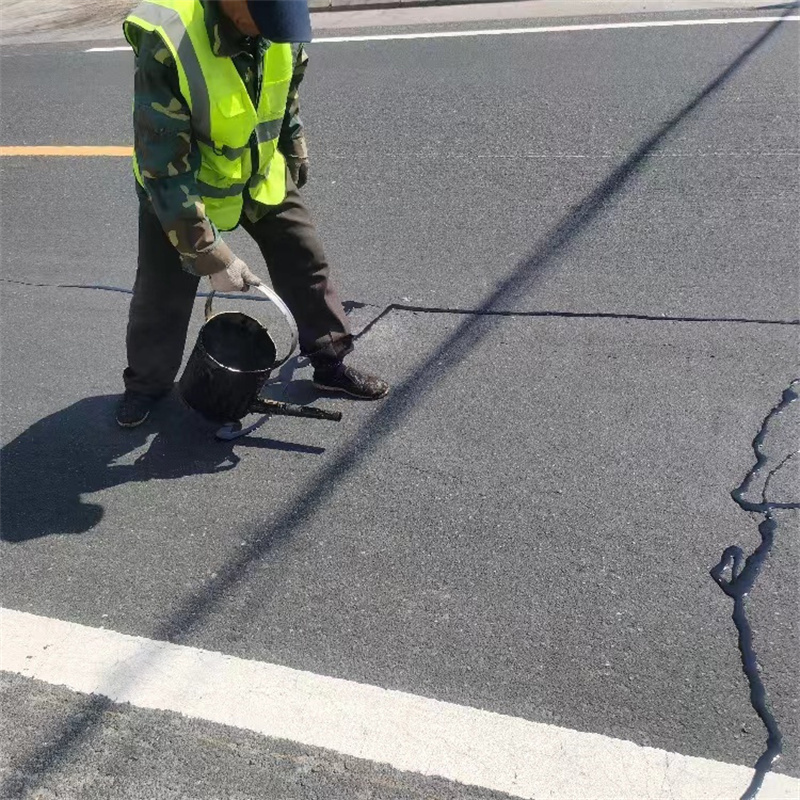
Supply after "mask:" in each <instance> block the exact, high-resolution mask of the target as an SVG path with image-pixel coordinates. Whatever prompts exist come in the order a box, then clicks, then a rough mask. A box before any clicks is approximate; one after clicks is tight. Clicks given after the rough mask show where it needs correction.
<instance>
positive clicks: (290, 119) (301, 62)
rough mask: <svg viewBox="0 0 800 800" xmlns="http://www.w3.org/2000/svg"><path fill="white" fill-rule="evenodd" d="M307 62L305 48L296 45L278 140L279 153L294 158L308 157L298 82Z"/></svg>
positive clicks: (300, 81) (302, 75)
mask: <svg viewBox="0 0 800 800" xmlns="http://www.w3.org/2000/svg"><path fill="white" fill-rule="evenodd" d="M307 64H308V53H306V49H305V47H304V46H303V45H302V44H301V45H298V47H297V54H296V56H295V60H294V72H293V74H292V80H291V82H290V83H289V97H288V100H287V102H286V116H285V117H284V118H283V128H282V130H281V136H280V140H279V142H278V146H279V148H280V151H281V153H283V154H284V155H285V156H294V157H295V158H308V148H307V147H306V136H305V130H304V129H303V121H302V120H301V119H300V93H299V89H300V84H301V83H302V81H303V78H304V77H305V74H306V65H307Z"/></svg>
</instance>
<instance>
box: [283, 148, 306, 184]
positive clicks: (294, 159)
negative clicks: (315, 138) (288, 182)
mask: <svg viewBox="0 0 800 800" xmlns="http://www.w3.org/2000/svg"><path fill="white" fill-rule="evenodd" d="M286 166H287V167H288V168H289V174H290V175H291V176H292V180H293V181H294V185H295V186H296V187H297V188H298V189H302V188H303V187H304V186H305V185H306V184H307V183H308V168H309V165H308V159H307V158H300V157H298V156H287V157H286Z"/></svg>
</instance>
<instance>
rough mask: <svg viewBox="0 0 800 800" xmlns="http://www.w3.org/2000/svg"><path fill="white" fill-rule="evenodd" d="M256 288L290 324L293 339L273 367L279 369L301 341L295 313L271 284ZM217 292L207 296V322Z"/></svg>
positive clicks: (256, 286) (258, 285) (256, 285)
mask: <svg viewBox="0 0 800 800" xmlns="http://www.w3.org/2000/svg"><path fill="white" fill-rule="evenodd" d="M253 288H254V289H258V291H259V292H261V294H263V295H264V297H266V298H267V300H269V301H271V302H272V304H273V305H274V306H275V307H276V308H277V309H278V311H280V312H281V314H283V318H284V319H285V320H286V324H287V325H288V326H289V330H290V331H291V334H292V341H291V344H290V345H289V352H288V353H287V354H286V355H285V356H284V357H283V358H282V359H280V361H276V362H275V365H274V366H273V369H278V367H282V366H283V365H284V364H285V363H286V362H287V361H288V360H289V359H290V358H291V357H292V354H293V353H294V351H295V350H296V349H297V345H298V344H299V343H300V333H299V331H298V330H297V322H296V320H295V318H294V314H292V312H291V311H289V306H287V305H286V303H284V302H283V300H281V298H280V297H279V296H278V294H276V293H275V292H274V291H273V290H272V289H270V288H269V286H265V285H264V284H263V283H254V284H253ZM215 294H216V292H215V291H214V290H213V289H212V290H211V291H210V292H209V294H208V297H207V298H206V309H205V311H206V322H208V320H210V319H211V317H213V316H214V295H215Z"/></svg>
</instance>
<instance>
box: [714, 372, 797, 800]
mask: <svg viewBox="0 0 800 800" xmlns="http://www.w3.org/2000/svg"><path fill="white" fill-rule="evenodd" d="M798 390H800V379H798V380H796V381H793V382H792V384H791V385H790V386H789V388H787V389H786V390H785V391H784V393H783V396H782V397H781V401H780V403H778V405H777V406H775V407H774V408H773V409H772V411H770V412H769V414H768V415H767V416H766V418H765V419H764V422H763V423H762V425H761V429H760V430H759V432H758V434H757V435H756V437H755V439H753V452H754V453H755V455H756V463H755V465H754V466H753V468H752V469H751V470H750V472H749V473H748V474H747V477H746V478H745V479H744V481H743V482H742V484H741V485H740V486H739V487H738V488H737V489H734V490H733V492H731V496H732V497H733V499H734V500H735V501H736V503H737V504H738V505H739V507H740V508H741V509H742V510H743V511H747V512H749V513H754V514H760V515H762V516H763V517H764V519H763V520H762V522H761V523H760V524H759V526H758V532H759V534H760V535H761V544H759V546H758V547H757V548H756V549H755V550H754V551H753V552H752V553H751V554H750V555H749V556H748V557H747V559H745V557H744V553H743V552H742V549H741V548H740V547H738V546H736V545H732V546H731V547H728V548H726V550H725V552H724V553H723V554H722V558H721V559H720V561H719V563H718V564H717V566H715V567H714V568H713V569H712V570H711V576H712V577H713V578H714V580H715V581H716V582H717V584H718V585H719V587H720V589H722V591H723V592H725V594H726V595H728V597H730V598H732V599H733V615H732V617H733V624H734V625H735V626H736V630H737V631H738V633H739V650H740V652H741V654H742V668H743V670H744V673H745V675H746V676H747V682H748V684H749V686H750V703H751V704H752V706H753V708H754V710H755V712H756V714H758V716H759V718H760V719H761V721H762V722H763V723H764V727H765V728H766V729H767V747H766V749H765V750H764V752H763V753H762V754H761V756H760V757H759V758H758V761H756V764H755V774H754V775H753V779H752V781H751V782H750V785H749V786H748V788H747V790H746V791H745V793H744V794H743V795H742V800H752V798H754V797H755V796H756V795H757V794H758V791H759V790H760V788H761V785H762V783H763V782H764V777H765V776H766V774H767V772H768V771H769V769H770V767H772V765H773V764H774V763H775V762H776V761H777V760H778V758H780V755H781V753H782V752H783V736H782V735H781V731H780V728H779V726H778V721H777V720H776V719H775V716H774V714H773V713H772V711H771V710H770V708H769V701H768V698H767V690H766V687H765V686H764V681H763V680H762V678H761V668H760V667H759V664H758V656H757V654H756V651H755V648H754V646H753V630H752V628H751V626H750V621H749V620H748V618H747V598H748V596H749V594H750V592H751V591H752V589H753V585H754V584H755V581H756V578H757V577H758V574H759V572H760V571H761V568H762V566H763V565H764V563H765V562H766V560H767V558H768V557H769V554H770V551H771V550H772V546H773V544H774V542H775V534H776V533H777V531H778V520H777V519H776V518H775V511H777V510H780V509H800V502H770V501H769V500H768V499H767V493H768V490H769V488H770V482H771V480H772V479H773V478H774V476H775V475H776V474H777V473H778V472H779V471H780V470H781V469H783V468H784V467H785V466H786V465H787V464H788V463H789V462H790V461H791V459H792V458H793V457H794V456H796V455H798V452H797V451H792V452H789V453H787V454H785V455H784V456H783V458H781V459H780V460H779V461H778V463H777V465H776V466H774V467H772V469H768V467H769V465H770V461H771V459H770V457H769V455H768V454H767V453H766V452H765V450H764V446H765V444H766V441H767V435H768V433H769V430H770V427H771V426H772V425H773V424H774V423H775V421H776V419H777V418H778V417H779V416H781V415H783V414H786V413H787V411H788V409H789V408H790V407H791V406H792V404H793V403H795V401H797V399H798V397H800V395H798ZM796 408H798V406H795V409H796ZM794 445H795V446H796V445H797V442H795V443H794ZM765 472H766V477H765V478H764V483H763V486H762V489H761V500H760V502H753V501H752V500H748V499H747V492H748V490H749V489H750V488H751V487H752V486H753V484H754V483H755V482H756V481H757V480H760V479H761V476H762V475H764V473H765Z"/></svg>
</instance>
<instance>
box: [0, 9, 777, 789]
mask: <svg viewBox="0 0 800 800" xmlns="http://www.w3.org/2000/svg"><path fill="white" fill-rule="evenodd" d="M781 25H782V21H778V22H774V23H772V24H770V25H769V26H768V27H766V28H765V29H764V31H763V32H762V33H761V34H760V35H759V36H758V37H757V38H756V39H755V40H754V41H753V42H752V43H751V44H750V45H748V47H747V48H746V49H744V50H743V51H742V52H741V53H740V54H739V55H738V56H737V57H736V58H735V59H734V60H733V61H732V62H731V63H730V64H729V65H728V66H727V67H726V68H725V69H724V70H722V71H721V72H720V73H719V74H718V75H717V76H716V77H715V78H714V79H713V80H711V81H710V82H709V83H707V84H706V85H705V86H704V87H702V88H701V89H700V90H699V91H698V92H697V93H696V94H695V95H694V96H693V98H692V99H691V100H689V101H688V102H687V103H686V104H685V105H684V106H683V107H682V108H680V109H679V110H678V111H676V112H675V113H674V114H673V115H672V116H670V117H669V118H667V120H666V121H665V122H664V123H663V124H662V125H661V126H660V127H659V128H658V129H656V131H655V132H653V133H652V134H651V135H649V136H648V137H647V138H645V139H643V140H642V142H641V143H640V144H639V146H638V147H636V148H635V149H634V150H633V151H632V152H631V154H630V155H629V156H628V158H626V159H625V160H624V161H623V162H622V163H621V164H620V165H619V166H617V167H616V169H614V170H613V171H612V172H611V173H610V174H609V175H608V176H607V177H606V178H605V179H604V180H603V181H601V182H600V183H599V184H598V185H597V186H596V187H595V188H594V189H593V190H592V191H590V192H589V193H588V194H587V195H586V197H585V198H584V199H583V200H582V201H581V202H579V203H577V204H575V205H574V206H572V207H571V208H570V209H568V210H567V212H566V213H565V214H564V216H563V217H562V219H561V221H560V222H559V223H557V224H556V225H555V226H554V227H553V228H552V229H551V230H550V231H549V232H548V233H547V234H546V235H545V236H544V237H543V238H542V240H541V241H540V242H539V243H537V244H536V245H535V247H534V248H533V249H532V250H531V252H530V253H529V255H528V256H527V257H526V258H525V259H524V260H523V261H522V262H521V263H520V264H519V266H518V267H517V268H516V269H515V270H514V272H513V273H512V274H511V275H510V276H509V277H508V278H506V279H504V280H503V281H501V282H500V283H499V284H498V286H497V288H496V289H495V290H494V291H493V292H492V293H490V294H489V295H488V296H487V297H486V299H485V300H484V302H483V303H482V304H481V305H480V307H479V308H478V309H476V311H475V312H474V313H473V314H472V315H470V316H468V317H466V318H465V319H464V321H463V322H462V323H461V324H460V325H459V326H458V327H457V328H456V329H455V331H454V332H453V333H452V334H451V335H450V336H449V337H448V338H447V339H446V340H445V341H444V342H443V343H442V344H441V345H440V346H439V347H438V348H437V349H436V350H435V351H434V352H432V353H431V354H430V355H429V356H428V357H427V358H426V359H425V360H424V361H423V362H422V363H421V364H420V365H419V366H418V367H417V368H416V369H415V370H414V372H413V373H412V374H411V375H410V376H409V377H408V378H407V379H406V380H405V381H404V382H403V383H402V384H400V385H398V386H397V387H395V388H394V389H393V391H392V393H391V394H390V395H389V397H388V398H387V399H386V400H385V401H383V404H382V406H381V407H380V410H379V413H376V414H375V415H372V416H370V417H369V418H368V419H367V421H366V422H365V423H364V424H363V425H362V426H361V428H360V429H359V430H358V431H357V432H356V433H355V434H354V435H353V437H352V439H351V441H350V443H349V444H347V445H345V446H344V447H343V448H342V450H341V451H340V453H339V454H338V455H337V456H336V457H335V458H334V459H332V460H331V461H330V462H329V463H328V464H327V465H326V466H325V467H323V468H322V469H321V470H320V471H319V472H318V473H317V474H315V475H314V476H313V477H312V479H311V480H310V481H309V482H308V484H307V485H306V486H305V487H300V488H299V489H298V492H297V495H296V499H295V501H294V504H293V505H292V507H291V508H289V509H288V510H286V511H285V512H284V513H283V514H281V515H280V517H279V518H278V519H277V520H276V521H275V522H274V523H272V524H271V525H270V526H269V527H268V528H266V529H261V530H254V531H251V532H250V534H249V535H247V536H246V535H245V534H243V538H245V536H246V538H247V540H248V541H247V545H246V546H245V547H241V548H239V550H238V551H237V552H236V553H234V554H232V556H231V558H230V559H229V560H228V561H227V562H226V563H224V564H221V565H220V566H219V567H217V569H216V571H215V575H216V577H215V578H214V580H213V581H209V582H207V583H206V584H204V586H203V587H202V588H201V589H199V590H197V591H196V592H194V593H191V594H187V595H186V596H185V597H184V599H183V602H182V603H180V604H179V605H178V607H176V608H174V609H173V610H172V611H171V612H170V613H169V614H167V615H166V616H165V617H164V618H163V620H162V621H161V622H160V624H158V625H157V626H156V627H155V628H154V630H153V631H152V633H151V638H153V639H156V640H162V641H172V642H180V641H181V640H182V639H184V638H185V637H187V636H188V635H189V634H190V632H191V631H192V630H193V629H194V628H196V627H197V626H198V625H200V624H202V622H203V621H204V620H205V619H206V618H207V617H208V615H209V614H210V613H211V612H212V610H213V609H214V608H215V607H216V605H217V604H218V602H219V601H220V600H221V599H222V598H223V597H225V596H226V595H227V594H228V593H229V592H230V591H231V590H232V589H233V588H234V587H235V586H237V585H238V584H239V583H240V582H241V581H242V579H243V578H244V576H245V575H247V574H249V573H250V567H251V565H252V564H253V563H256V562H258V561H260V560H261V559H262V558H264V557H265V556H267V555H268V554H272V553H274V551H275V550H276V549H277V548H278V547H280V546H281V545H282V544H283V543H284V542H286V541H288V540H289V539H290V538H291V537H292V536H293V535H294V532H295V531H296V530H298V529H299V528H301V527H302V526H303V525H304V524H305V523H306V522H307V521H308V520H309V519H311V518H312V517H313V516H314V515H315V514H317V513H318V511H319V510H320V509H322V508H325V506H326V505H327V504H328V503H329V502H330V501H331V500H332V498H333V497H334V496H335V493H336V491H337V489H338V487H339V486H340V485H341V483H342V482H343V481H344V480H345V479H346V478H347V476H348V475H350V474H351V473H352V472H353V471H354V470H355V469H356V467H357V466H358V465H359V464H360V463H361V462H362V460H363V459H364V458H365V457H366V456H367V455H369V454H370V453H372V452H374V451H375V449H376V448H377V447H378V446H379V445H380V444H381V442H383V441H384V440H385V439H386V438H387V437H388V436H390V435H391V434H392V432H393V431H394V430H396V429H397V428H398V427H399V426H400V425H401V424H403V422H404V421H405V420H406V419H407V418H408V416H409V414H410V413H411V411H412V410H413V409H414V407H415V406H417V405H418V404H419V403H420V402H421V401H422V400H423V399H424V397H425V396H426V395H427V394H428V393H429V391H431V389H432V388H433V387H434V386H435V385H436V384H437V383H438V382H439V380H440V378H441V376H442V374H443V373H445V372H448V371H449V370H451V369H453V368H454V367H455V366H456V365H458V364H459V363H461V362H462V361H463V360H464V359H465V358H466V357H467V356H468V354H469V353H470V352H472V351H473V350H474V349H475V348H476V347H478V346H479V345H480V343H481V342H482V341H483V340H484V339H485V338H486V337H487V336H489V335H490V334H491V333H492V332H493V331H494V330H496V326H497V324H498V323H497V318H493V317H489V316H486V314H487V313H488V312H491V311H496V310H497V309H498V308H501V307H502V306H503V305H504V303H505V302H506V301H508V300H509V299H511V298H515V297H519V296H521V295H524V294H525V293H526V292H530V291H531V290H533V289H534V288H535V286H536V283H537V282H538V280H540V279H541V277H542V276H543V275H544V274H545V273H546V272H547V271H548V270H549V269H551V268H552V267H553V264H554V260H555V258H556V256H559V255H561V254H562V253H563V251H564V250H566V249H567V248H568V247H569V246H571V244H572V243H573V242H574V241H576V240H577V239H578V238H579V237H580V235H581V234H582V233H583V232H584V231H585V229H586V227H587V226H588V225H589V224H590V223H592V222H593V221H595V220H596V219H597V218H598V217H599V216H600V214H602V213H603V212H604V211H605V210H606V209H607V208H608V207H609V205H610V204H611V202H612V201H613V200H614V198H615V197H616V196H617V195H618V194H619V193H620V192H621V191H623V190H624V189H625V188H627V186H628V185H629V184H630V183H631V181H632V180H633V179H634V178H635V177H636V176H637V175H638V173H639V171H640V170H641V169H642V168H643V167H644V166H645V164H646V162H647V160H648V159H649V157H650V156H651V155H653V153H655V152H656V151H657V150H658V148H659V147H660V146H661V145H662V144H663V143H664V141H665V140H666V139H667V137H668V136H669V135H670V133H672V132H673V131H674V130H675V129H676V128H677V127H678V126H679V125H681V124H682V123H683V122H684V121H685V120H687V118H689V117H690V116H691V115H692V113H693V112H694V111H695V110H696V109H697V108H698V107H699V106H700V105H701V104H702V103H703V102H704V101H705V100H706V99H707V98H709V97H710V96H712V95H714V94H715V93H716V92H717V91H718V90H720V89H721V88H722V87H723V86H724V85H725V84H727V83H728V81H729V80H730V79H731V78H732V77H733V76H734V75H735V74H736V73H737V72H738V71H739V70H740V69H741V68H742V67H743V66H744V64H745V63H746V62H747V61H748V59H749V58H750V57H751V56H752V55H753V54H754V53H755V52H756V51H758V50H759V48H761V47H762V46H763V45H764V44H765V43H766V42H767V40H769V39H770V38H771V37H772V36H773V34H775V33H776V31H777V30H778V28H779V27H781ZM184 457H185V456H184ZM109 705H110V701H107V700H105V699H102V700H100V701H99V703H98V701H97V699H96V698H90V699H89V700H87V701H86V702H85V703H84V704H83V708H82V709H81V710H79V711H78V712H76V713H75V714H73V715H71V716H70V717H69V718H68V719H67V720H65V722H64V725H63V726H62V728H61V730H59V731H54V732H53V733H52V735H48V736H47V738H48V739H49V741H48V742H47V744H46V745H43V746H42V747H41V748H40V749H38V750H37V751H34V752H32V753H30V754H28V755H27V756H22V758H21V759H19V760H18V761H17V763H16V764H15V769H16V771H17V772H22V773H23V774H25V775H27V776H28V780H27V781H26V788H27V790H29V791H30V790H31V789H34V788H35V787H36V786H37V785H38V784H39V783H40V782H41V779H42V778H43V777H44V775H45V774H46V773H47V772H49V771H52V770H56V769H58V765H59V763H61V762H62V761H63V759H64V758H66V757H68V755H69V753H70V751H71V750H72V749H73V748H74V747H75V746H76V745H77V744H78V743H80V742H82V741H85V740H86V739H87V737H88V736H90V734H91V733H92V729H94V728H96V727H97V726H98V725H100V724H101V723H102V716H101V714H102V709H103V708H106V707H108V706H109ZM15 760H16V759H15ZM4 788H6V787H5V786H4V785H0V794H2V791H3V789H4Z"/></svg>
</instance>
